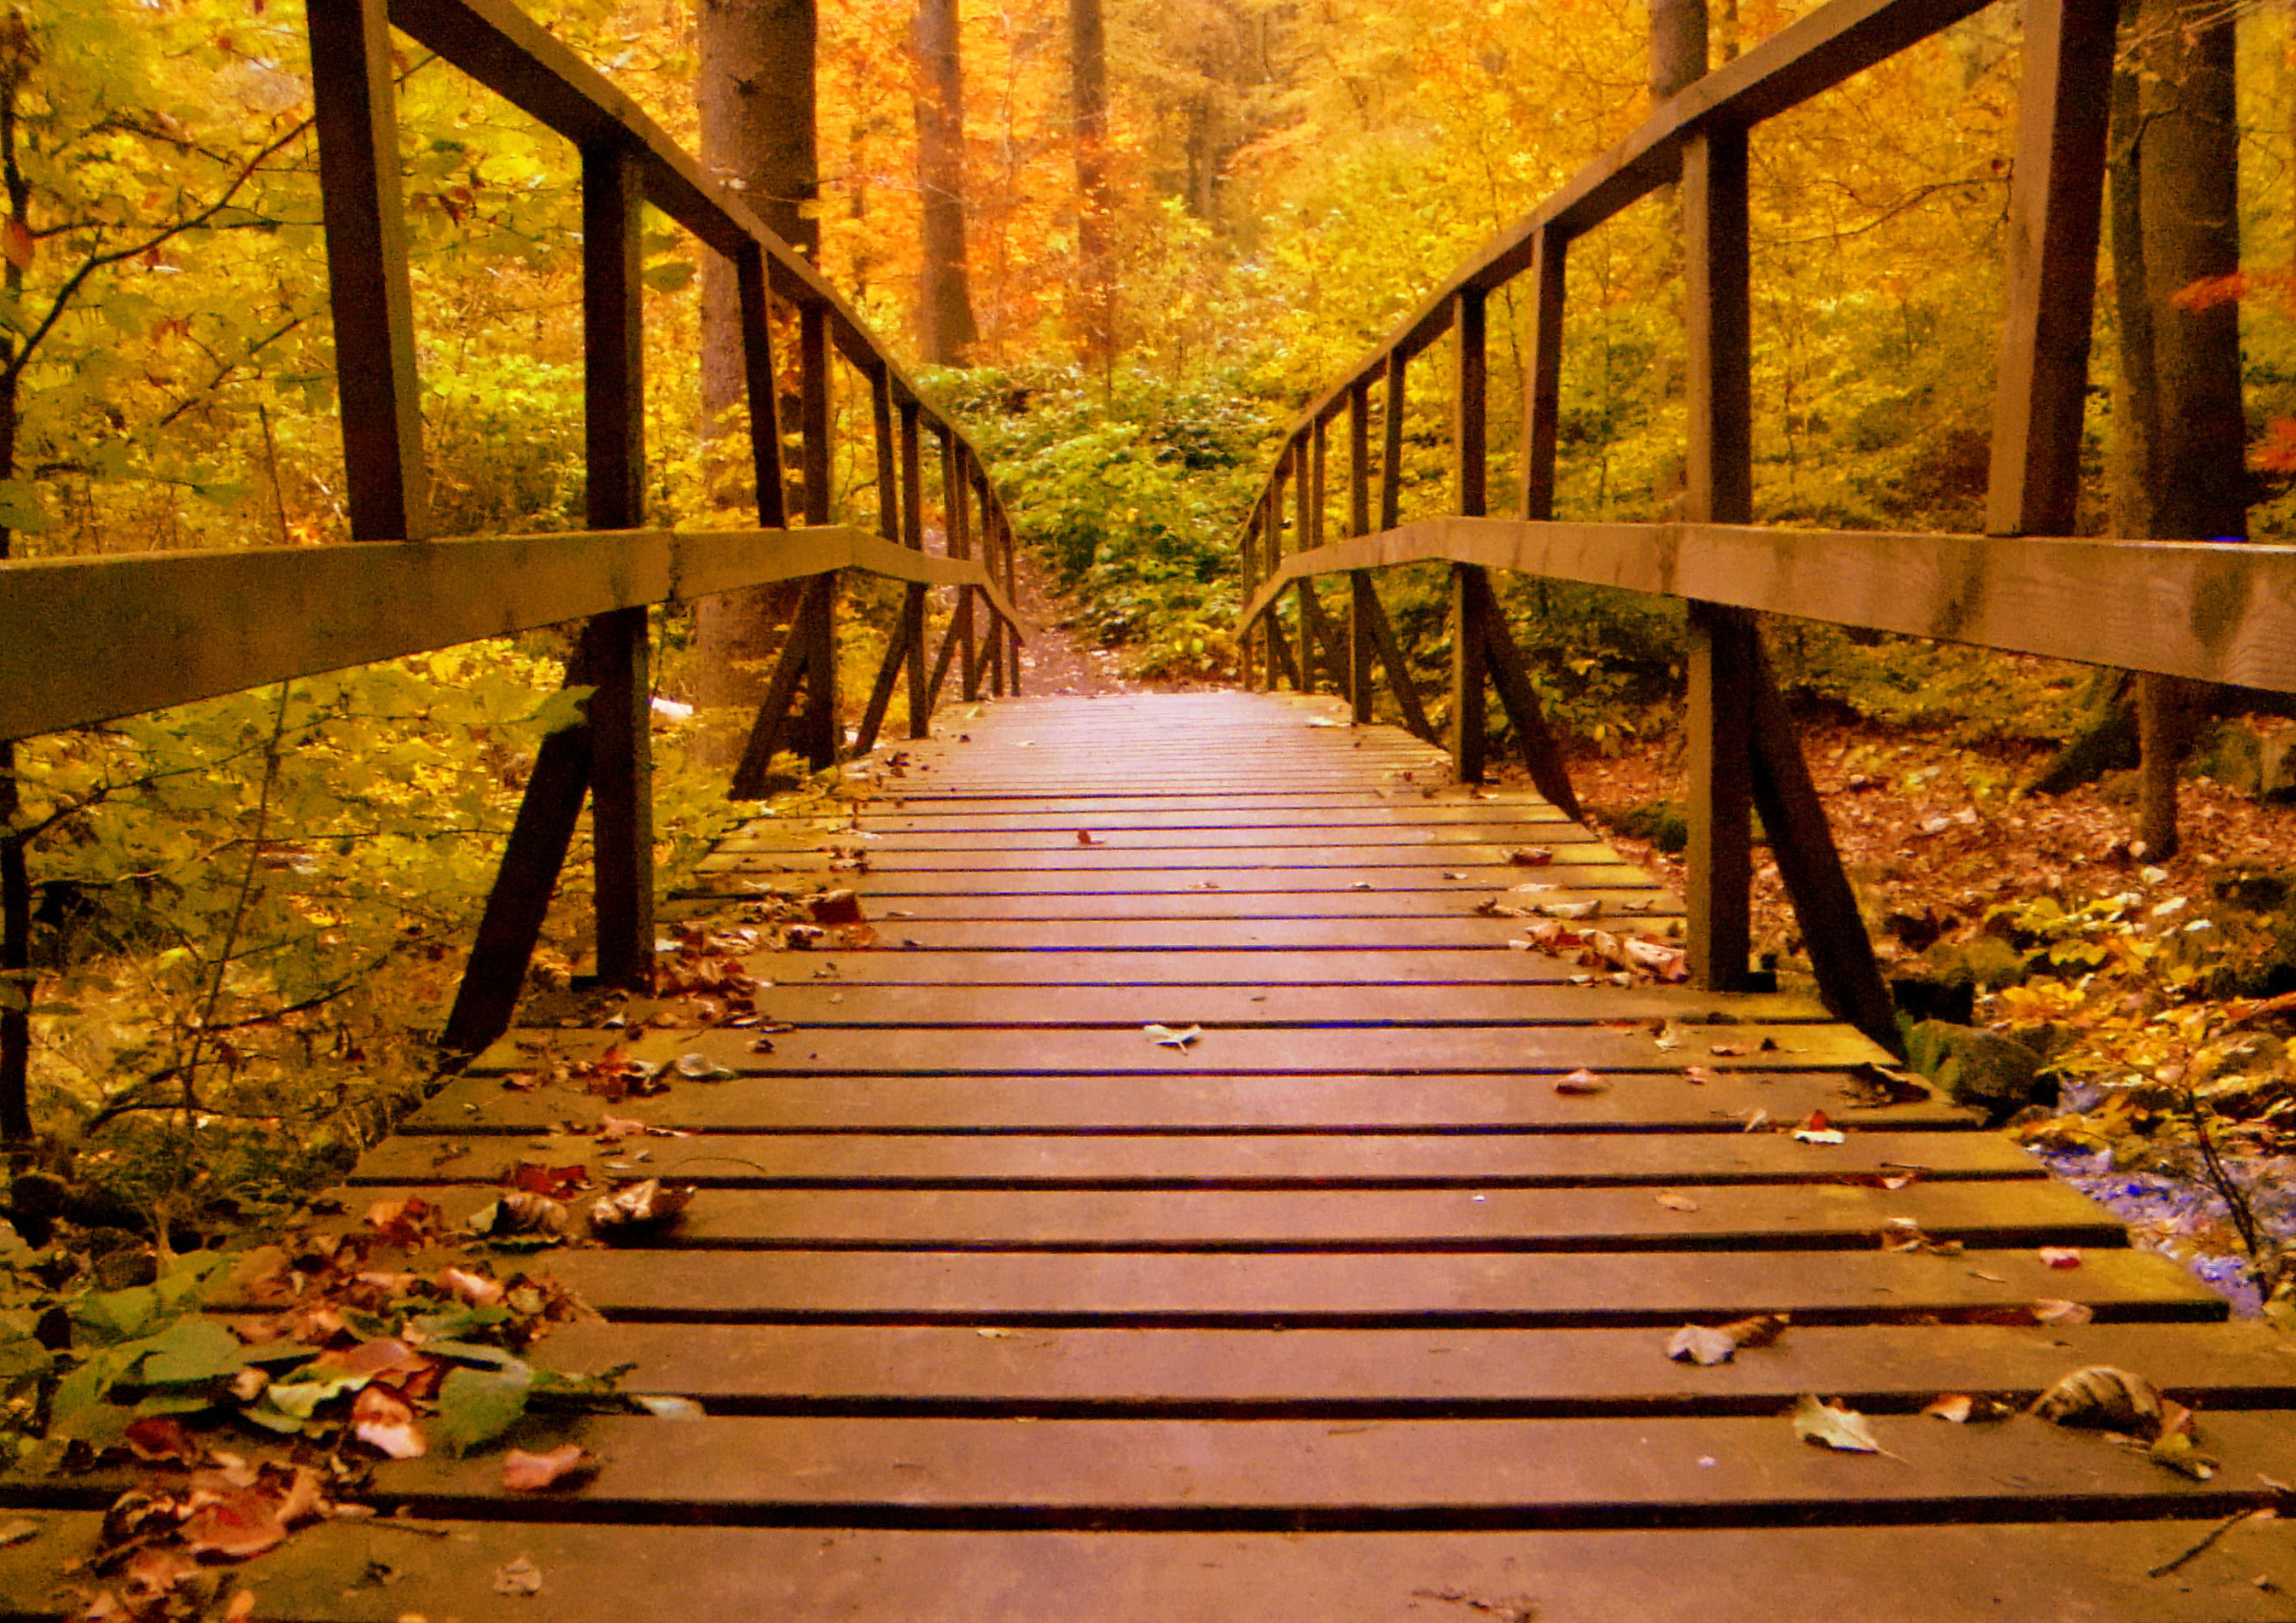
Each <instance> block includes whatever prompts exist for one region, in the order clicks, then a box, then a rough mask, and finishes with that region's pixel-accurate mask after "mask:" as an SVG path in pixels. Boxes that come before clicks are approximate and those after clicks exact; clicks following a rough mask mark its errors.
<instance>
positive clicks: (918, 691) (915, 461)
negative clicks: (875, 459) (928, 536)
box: [901, 400, 932, 739]
mask: <svg viewBox="0 0 2296 1623" xmlns="http://www.w3.org/2000/svg"><path fill="white" fill-rule="evenodd" d="M917 415H918V414H917V406H916V404H915V402H914V401H906V400H905V401H903V402H902V403H901V545H904V546H906V547H908V548H909V549H910V550H912V551H913V552H915V553H920V554H922V553H923V552H924V550H925V486H924V451H923V437H922V434H921V433H920V431H919V428H918V422H917ZM901 625H902V627H903V635H906V637H907V638H908V643H909V659H908V699H909V736H910V738H912V739H922V738H930V737H931V735H932V697H931V690H930V689H929V688H928V687H927V686H926V684H925V592H924V587H923V586H918V585H911V586H908V587H906V589H905V590H904V591H903V593H902V597H901Z"/></svg>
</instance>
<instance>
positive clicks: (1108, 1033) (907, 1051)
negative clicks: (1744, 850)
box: [558, 922, 1889, 1086]
mask: <svg viewBox="0 0 2296 1623" xmlns="http://www.w3.org/2000/svg"><path fill="white" fill-rule="evenodd" d="M914 928H915V929H918V930H926V929H930V928H931V926H930V925H927V924H924V923H922V922H920V923H918V924H916V925H915V926H914ZM961 928H964V930H967V931H972V930H988V929H989V928H991V926H988V925H986V924H981V925H967V926H963V927H961ZM1087 928H1088V927H1086V926H1078V927H1076V929H1077V933H1078V934H1083V933H1084V932H1085V930H1086V929H1087ZM1036 933H1037V934H1039V935H1041V934H1043V933H1044V932H1043V931H1042V930H1038V931H1037V932H1036ZM1237 933H1242V932H1237ZM1138 1015H1139V1018H1138V1020H1137V1021H1136V1022H1134V1024H1135V1025H1144V1024H1146V1023H1148V1022H1150V1021H1159V1022H1160V1023H1162V1024H1165V1025H1176V1024H1177V1025H1184V1026H1185V1025H1190V1024H1193V1023H1196V1022H1195V1021H1194V1017H1193V1015H1192V1014H1191V1013H1190V1012H1189V1010H1188V1008H1187V1007H1186V999H1185V996H1179V995H1177V994H1175V993H1173V992H1171V991H1169V990H1165V989H1161V988H1160V989H1159V990H1158V991H1157V992H1156V993H1155V994H1154V995H1153V996H1152V997H1150V998H1143V999H1142V1000H1141V1003H1140V1005H1139V1009H1138ZM1732 1030H1733V1033H1734V1036H1735V1037H1737V1038H1739V1039H1740V1040H1743V1042H1745V1043H1746V1044H1748V1045H1760V1044H1762V1043H1763V1042H1764V1041H1765V1039H1767V1041H1768V1042H1770V1043H1773V1044H1775V1050H1773V1051H1769V1052H1764V1053H1756V1054H1753V1055H1750V1056H1746V1057H1730V1056H1724V1055H1720V1054H1711V1053H1707V1054H1697V1053H1692V1052H1690V1051H1689V1049H1688V1045H1687V1044H1685V1045H1684V1046H1683V1047H1681V1048H1675V1049H1665V1048H1661V1047H1660V1046H1659V1045H1658V1040H1657V1039H1656V1038H1655V1037H1653V1035H1652V1032H1650V1031H1649V1030H1646V1029H1642V1028H1640V1027H1636V1028H1633V1029H1626V1030H1620V1029H1615V1028H1611V1027H1596V1028H1595V1029H1592V1030H1587V1029H1576V1028H1568V1027H1553V1026H1545V1027H1542V1026H1517V1027H1508V1028H1505V1029H1492V1028H1485V1027H1455V1028H1449V1029H1418V1030H1411V1031H1393V1030H1382V1029H1376V1028H1373V1029H1364V1030H1348V1031H1339V1032H1332V1033H1328V1034H1327V1033H1324V1032H1320V1031H1317V1030H1315V1029H1272V1030H1271V1029H1254V1028H1251V1027H1213V1028H1208V1029H1206V1030H1205V1032H1204V1034H1203V1036H1202V1037H1201V1039H1200V1040H1199V1041H1198V1042H1196V1043H1195V1044H1193V1045H1192V1046H1190V1047H1189V1048H1188V1049H1187V1050H1186V1051H1185V1053H1183V1052H1182V1051H1180V1050H1177V1049H1172V1048H1158V1047H1156V1046H1154V1045H1152V1044H1151V1042H1150V1041H1149V1039H1148V1038H1147V1037H1145V1036H1144V1035H1143V1034H1142V1033H1141V1032H1140V1031H1139V1030H1137V1029H1128V1030H1121V1031H1112V1030H1095V1029H1054V1030H1047V1031H1002V1030H996V1029H965V1028H962V1027H949V1028H944V1029H936V1030H931V1031H926V1032H922V1033H920V1034H919V1035H918V1036H916V1037H912V1038H910V1039H908V1040H906V1041H904V1042H903V1043H901V1044H899V1045H898V1046H897V1051H895V1052H890V1053H889V1052H887V1051H886V1050H887V1046H888V1045H885V1044H883V1043H881V1042H879V1041H877V1040H875V1039H873V1037H870V1036H869V1035H868V1034H866V1033H864V1032H856V1031H847V1030H838V1029H820V1030H809V1031H805V1032H800V1033H794V1034H791V1036H790V1038H789V1040H788V1041H787V1042H784V1043H779V1044H777V1045H775V1049H774V1051H773V1052H772V1053H752V1052H751V1051H750V1049H751V1044H752V1041H753V1037H752V1034H751V1033H750V1032H747V1031H741V1030H721V1031H700V1032H693V1031H659V1030H654V1031H647V1032H644V1033H643V1034H641V1035H638V1036H635V1037H630V1038H629V1039H628V1041H627V1044H626V1045H625V1046H626V1047H627V1052H628V1053H630V1054H631V1056H632V1057H634V1058H636V1059H640V1060H644V1061H646V1062H649V1063H667V1062H672V1061H675V1060H676V1059H677V1058H678V1057H679V1056H680V1055H681V1054H685V1053H701V1054H706V1055H708V1056H709V1058H710V1059H711V1060H713V1061H715V1062H717V1064H719V1065H721V1066H725V1067H726V1068H728V1069H730V1070H734V1071H736V1072H738V1073H739V1074H741V1075H742V1076H788V1075H799V1076H833V1075H843V1076H999V1077H1025V1076H1059V1075H1079V1076H1089V1075H1093V1074H1095V1073H1103V1072H1106V1073H1113V1072H1120V1071H1126V1070H1158V1069H1165V1068H1168V1069H1169V1070H1174V1071H1186V1072H1217V1073H1219V1074H1222V1075H1227V1076H1249V1075H1260V1076H1359V1075H1366V1074H1373V1073H1377V1072H1386V1073H1389V1074H1390V1075H1394V1076H1418V1075H1442V1074H1447V1073H1466V1072H1472V1071H1497V1072H1500V1073H1503V1074H1505V1073H1516V1072H1521V1071H1526V1070H1546V1071H1552V1072H1555V1073H1557V1074H1559V1073H1561V1072H1563V1071H1569V1070H1578V1069H1580V1068H1582V1067H1584V1068H1586V1069H1587V1070H1598V1071H1600V1070H1654V1071H1656V1070H1678V1069H1679V1068H1681V1067H1683V1066H1687V1065H1691V1064H1699V1065H1704V1066H1707V1067H1709V1068H1710V1069H1711V1070H1725V1071H1726V1070H1747V1071H1759V1072H1762V1073H1775V1072H1778V1071H1792V1070H1840V1069H1841V1068H1843V1067H1846V1066H1855V1065H1861V1064H1866V1063H1871V1062H1887V1061H1888V1059H1889V1055H1888V1053H1887V1052H1886V1051H1885V1050H1882V1049H1881V1048H1878V1047H1876V1046H1875V1045H1874V1042H1873V1041H1872V1039H1871V1038H1869V1037H1864V1036H1861V1035H1860V1034H1858V1033H1857V1032H1854V1031H1851V1030H1849V1029H1848V1028H1846V1027H1841V1026H1833V1025H1825V1026H1814V1027H1813V1026H1778V1027H1767V1026H1759V1025H1745V1026H1738V1027H1734V1028H1733V1029H1732ZM611 1035H612V1034H610V1033H605V1032H579V1033H577V1032H567V1033H564V1034H562V1040H561V1041H560V1042H559V1043H558V1046H559V1047H561V1048H562V1050H563V1051H565V1052H566V1053H570V1054H579V1053H597V1052H599V1051H601V1050H603V1048H604V1047H605V1046H606V1044H607V1041H608V1039H609V1037H611ZM1168 1061H1169V1066H1167V1065H1166V1062H1168ZM1684 1086H1696V1084H1695V1083H1693V1082H1685V1084H1684Z"/></svg>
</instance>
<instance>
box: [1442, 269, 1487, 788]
mask: <svg viewBox="0 0 2296 1623" xmlns="http://www.w3.org/2000/svg"><path fill="white" fill-rule="evenodd" d="M1452 306H1453V308H1452V318H1451V331H1452V333H1453V335H1454V338H1455V340H1456V346H1457V348H1456V355H1457V359H1458V365H1457V369H1456V371H1457V376H1456V386H1455V388H1454V390H1453V393H1452V397H1451V460H1452V498H1453V500H1454V502H1455V503H1456V505H1457V507H1458V510H1459V512H1460V513H1461V514H1462V515H1463V516H1464V517H1468V518H1480V517H1482V516H1483V512H1484V508H1485V506H1486V505H1487V499H1488V491H1487V488H1486V476H1487V473H1488V469H1489V456H1488V427H1487V424H1488V410H1489V403H1488V356H1487V353H1486V348H1485V332H1484V304H1483V293H1482V290H1481V289H1480V288H1461V289H1460V290H1459V292H1458V296H1457V298H1456V299H1454V300H1453V301H1452ZM1490 612H1491V594H1490V587H1489V584H1488V581H1487V580H1486V579H1485V578H1484V575H1483V570H1482V569H1481V567H1480V565H1478V564H1472V563H1455V564H1453V565H1452V566H1451V767H1452V771H1453V772H1454V773H1455V774H1456V776H1457V777H1458V780H1459V782H1461V783H1481V782H1482V781H1483V778H1484V775H1485V773H1486V770H1487V766H1488V762H1487V755H1488V750H1487V749H1486V742H1487V737H1488V734H1487V729H1486V726H1485V718H1484V713H1483V684H1484V679H1485V676H1486V671H1485V667H1484V647H1483V643H1484V639H1485V638H1486V637H1488V635H1490V629H1491V627H1490V625H1489V615H1490Z"/></svg>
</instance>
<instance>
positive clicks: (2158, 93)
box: [2113, 0, 2249, 861]
mask: <svg viewBox="0 0 2296 1623" xmlns="http://www.w3.org/2000/svg"><path fill="white" fill-rule="evenodd" d="M2132 54H2133V56H2134V58H2135V63H2134V66H2135V68H2136V72H2135V73H2133V74H2132V75H2130V76H2129V77H2133V78H2136V79H2137V81H2138V83H2137V86H2136V97H2135V99H2136V118H2135V119H2134V138H2133V143H2132V144H2133V147H2134V151H2133V152H2130V153H2128V155H2127V156H2126V157H2121V155H2120V154H2119V153H2116V157H2117V158H2120V162H2119V163H2118V164H2117V166H2116V169H2115V178H2116V180H2117V181H2119V180H2122V179H2123V178H2124V177H2127V176H2133V178H2134V181H2135V185H2134V187H2133V192H2134V198H2133V200H2129V199H2127V198H2125V197H2124V196H2123V195H2121V194H2120V191H2119V189H2118V188H2117V192H2116V197H2115V202H2114V209H2113V216H2114V218H2113V225H2114V262H2115V270H2116V274H2117V275H2121V276H2123V277H2127V278H2129V279H2131V280H2135V279H2136V277H2137V275H2141V287H2142V297H2141V303H2142V305H2143V307H2144V309H2143V314H2142V317H2141V320H2140V322H2139V323H2138V324H2137V325H2136V328H2135V329H2134V330H2133V331H2128V332H2124V334H2123V356H2124V370H2125V371H2128V372H2129V374H2130V375H2129V379H2128V383H2127V384H2126V385H2125V394H2126V398H2127V405H2128V408H2129V409H2128V417H2127V430H2126V431H2127V432H2128V433H2129V434H2130V435H2131V436H2132V439H2131V440H2130V443H2129V445H2128V447H2127V448H2126V449H2125V450H2124V452H2123V454H2122V455H2121V457H2120V476H2121V477H2120V480H2117V481H2116V484H2117V486H2118V487H2120V488H2126V487H2127V486H2128V484H2129V483H2130V481H2131V480H2134V479H2135V478H2136V471H2137V470H2139V469H2142V470H2143V472H2144V476H2145V477H2144V512H2141V513H2139V512H2137V511H2136V498H2135V497H2134V496H2128V497H2127V499H2128V510H2127V511H2126V512H2120V511H2117V512H2115V515H2114V516H2115V518H2116V519H2120V518H2124V517H2125V518H2127V519H2129V520H2138V519H2141V520H2142V521H2143V529H2142V530H2141V531H2136V530H2131V531H2128V532H2124V533H2142V534H2144V535H2148V536H2152V537H2157V538H2160V539H2163V540H2179V541H2201V540H2210V539H2215V538H2218V537H2243V536H2245V534H2246V532H2247V528H2248V498H2249V479H2248V468H2247V462H2246V457H2245V455H2244V452H2245V447H2246V442H2247V422H2246V419H2245V417H2244V415H2243V410H2242V401H2241V365H2240V326H2239V311H2238V307H2236V306H2235V305H2234V304H2232V303H2230V302H2229V301H2225V302H2219V303H2217V304H2213V305H2210V306H2209V307H2205V308H2200V309H2194V308H2189V307H2186V306H2185V303H2183V302H2182V301H2180V298H2179V296H2180V295H2181V294H2182V293H2183V292H2184V291H2185V290H2186V289H2188V288H2190V287H2191V286H2192V285H2193V284H2194V283H2196V282H2200V281H2202V280H2203V279H2206V278H2210V277H2216V276H2225V275H2230V274H2231V273H2232V272H2234V271H2235V270H2236V269H2238V268H2239V265H2240V221H2239V195H2238V191H2239V139H2240V135H2239V128H2238V123H2237V114H2236V110H2235V102H2234V94H2233V93H2234V70H2235V31H2234V24H2233V18H2232V14H2231V13H2230V12H2227V11H2225V10H2224V9H2222V8H2221V7H2218V6H2217V5H2215V4H2212V3H2210V0H2137V4H2136V37H2135V40H2134V50H2133V53H2132ZM2123 94H2125V93H2123ZM2130 201H2133V203H2134V208H2133V209H2130V207H2129V202H2130ZM2126 214H2133V216H2134V218H2133V220H2130V219H2125V218H2124V215H2126ZM2132 229H2133V234H2134V236H2135V238H2136V251H2135V252H2134V253H2132V254H2130V255H2128V257H2127V258H2123V253H2122V238H2123V234H2124V232H2128V231H2131V230H2132ZM2131 302H2132V300H2131V299H2130V296H2129V294H2128V291H2126V290H2125V289H2124V291H2123V292H2122V294H2121V297H2120V305H2121V307H2122V310H2123V314H2124V319H2126V315H2127V311H2128V306H2129V305H2130V303H2131ZM2132 360H2133V362H2134V363H2135V365H2134V367H2133V369H2131V368H2129V367H2128V362H2130V361H2132ZM2147 394H2149V395H2150V396H2151V399H2150V400H2149V402H2148V401H2147V400H2146V399H2145V398H2144V397H2145V396H2146V395H2147ZM2148 406H2149V409H2147V408H2148ZM2120 495H2121V489H2117V490H2116V496H2117V497H2119V496H2120ZM2117 505H2118V502H2117ZM2205 708H2206V693H2205V690H2203V689H2202V688H2200V687H2199V686H2198V685H2197V684H2193V683H2189V682H2184V681H2179V680H2177V679H2175V678H2171V677H2164V676H2145V677H2143V678H2141V679H2140V680H2139V682H2138V684H2137V725H2138V735H2139V739H2140V743H2141V750H2142V766H2141V767H2140V770H2139V776H2138V807H2137V837H2138V838H2139V839H2140V840H2143V841H2144V848H2145V855H2146V856H2147V857H2151V858H2153V860H2155V861H2158V860H2161V859H2162V858H2164V857H2169V856H2171V855H2173V854H2174V852H2175V851H2176V849H2177V777H2178V775H2179V773H2180V772H2181V770H2182V768H2183V766H2184V762H2185V756H2186V754H2187V753H2188V752H2189V751H2190V750H2191V747H2192V742H2193V737H2194V733H2195V731H2196V730H2197V726H2198V723H2199V720H2200V717H2201V716H2202V714H2203V712H2204V710H2205Z"/></svg>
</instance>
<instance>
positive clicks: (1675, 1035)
mask: <svg viewBox="0 0 2296 1623" xmlns="http://www.w3.org/2000/svg"><path fill="white" fill-rule="evenodd" d="M1651 1041H1652V1042H1653V1043H1656V1044H1657V1045H1659V1046H1660V1047H1661V1048H1662V1049H1673V1048H1679V1047H1681V1046H1682V1028H1681V1027H1680V1026H1678V1025H1677V1024H1676V1023H1675V1022H1674V1021H1670V1020H1665V1021H1660V1022H1659V1023H1658V1025H1657V1027H1656V1029H1653V1030H1652V1032H1651Z"/></svg>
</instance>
